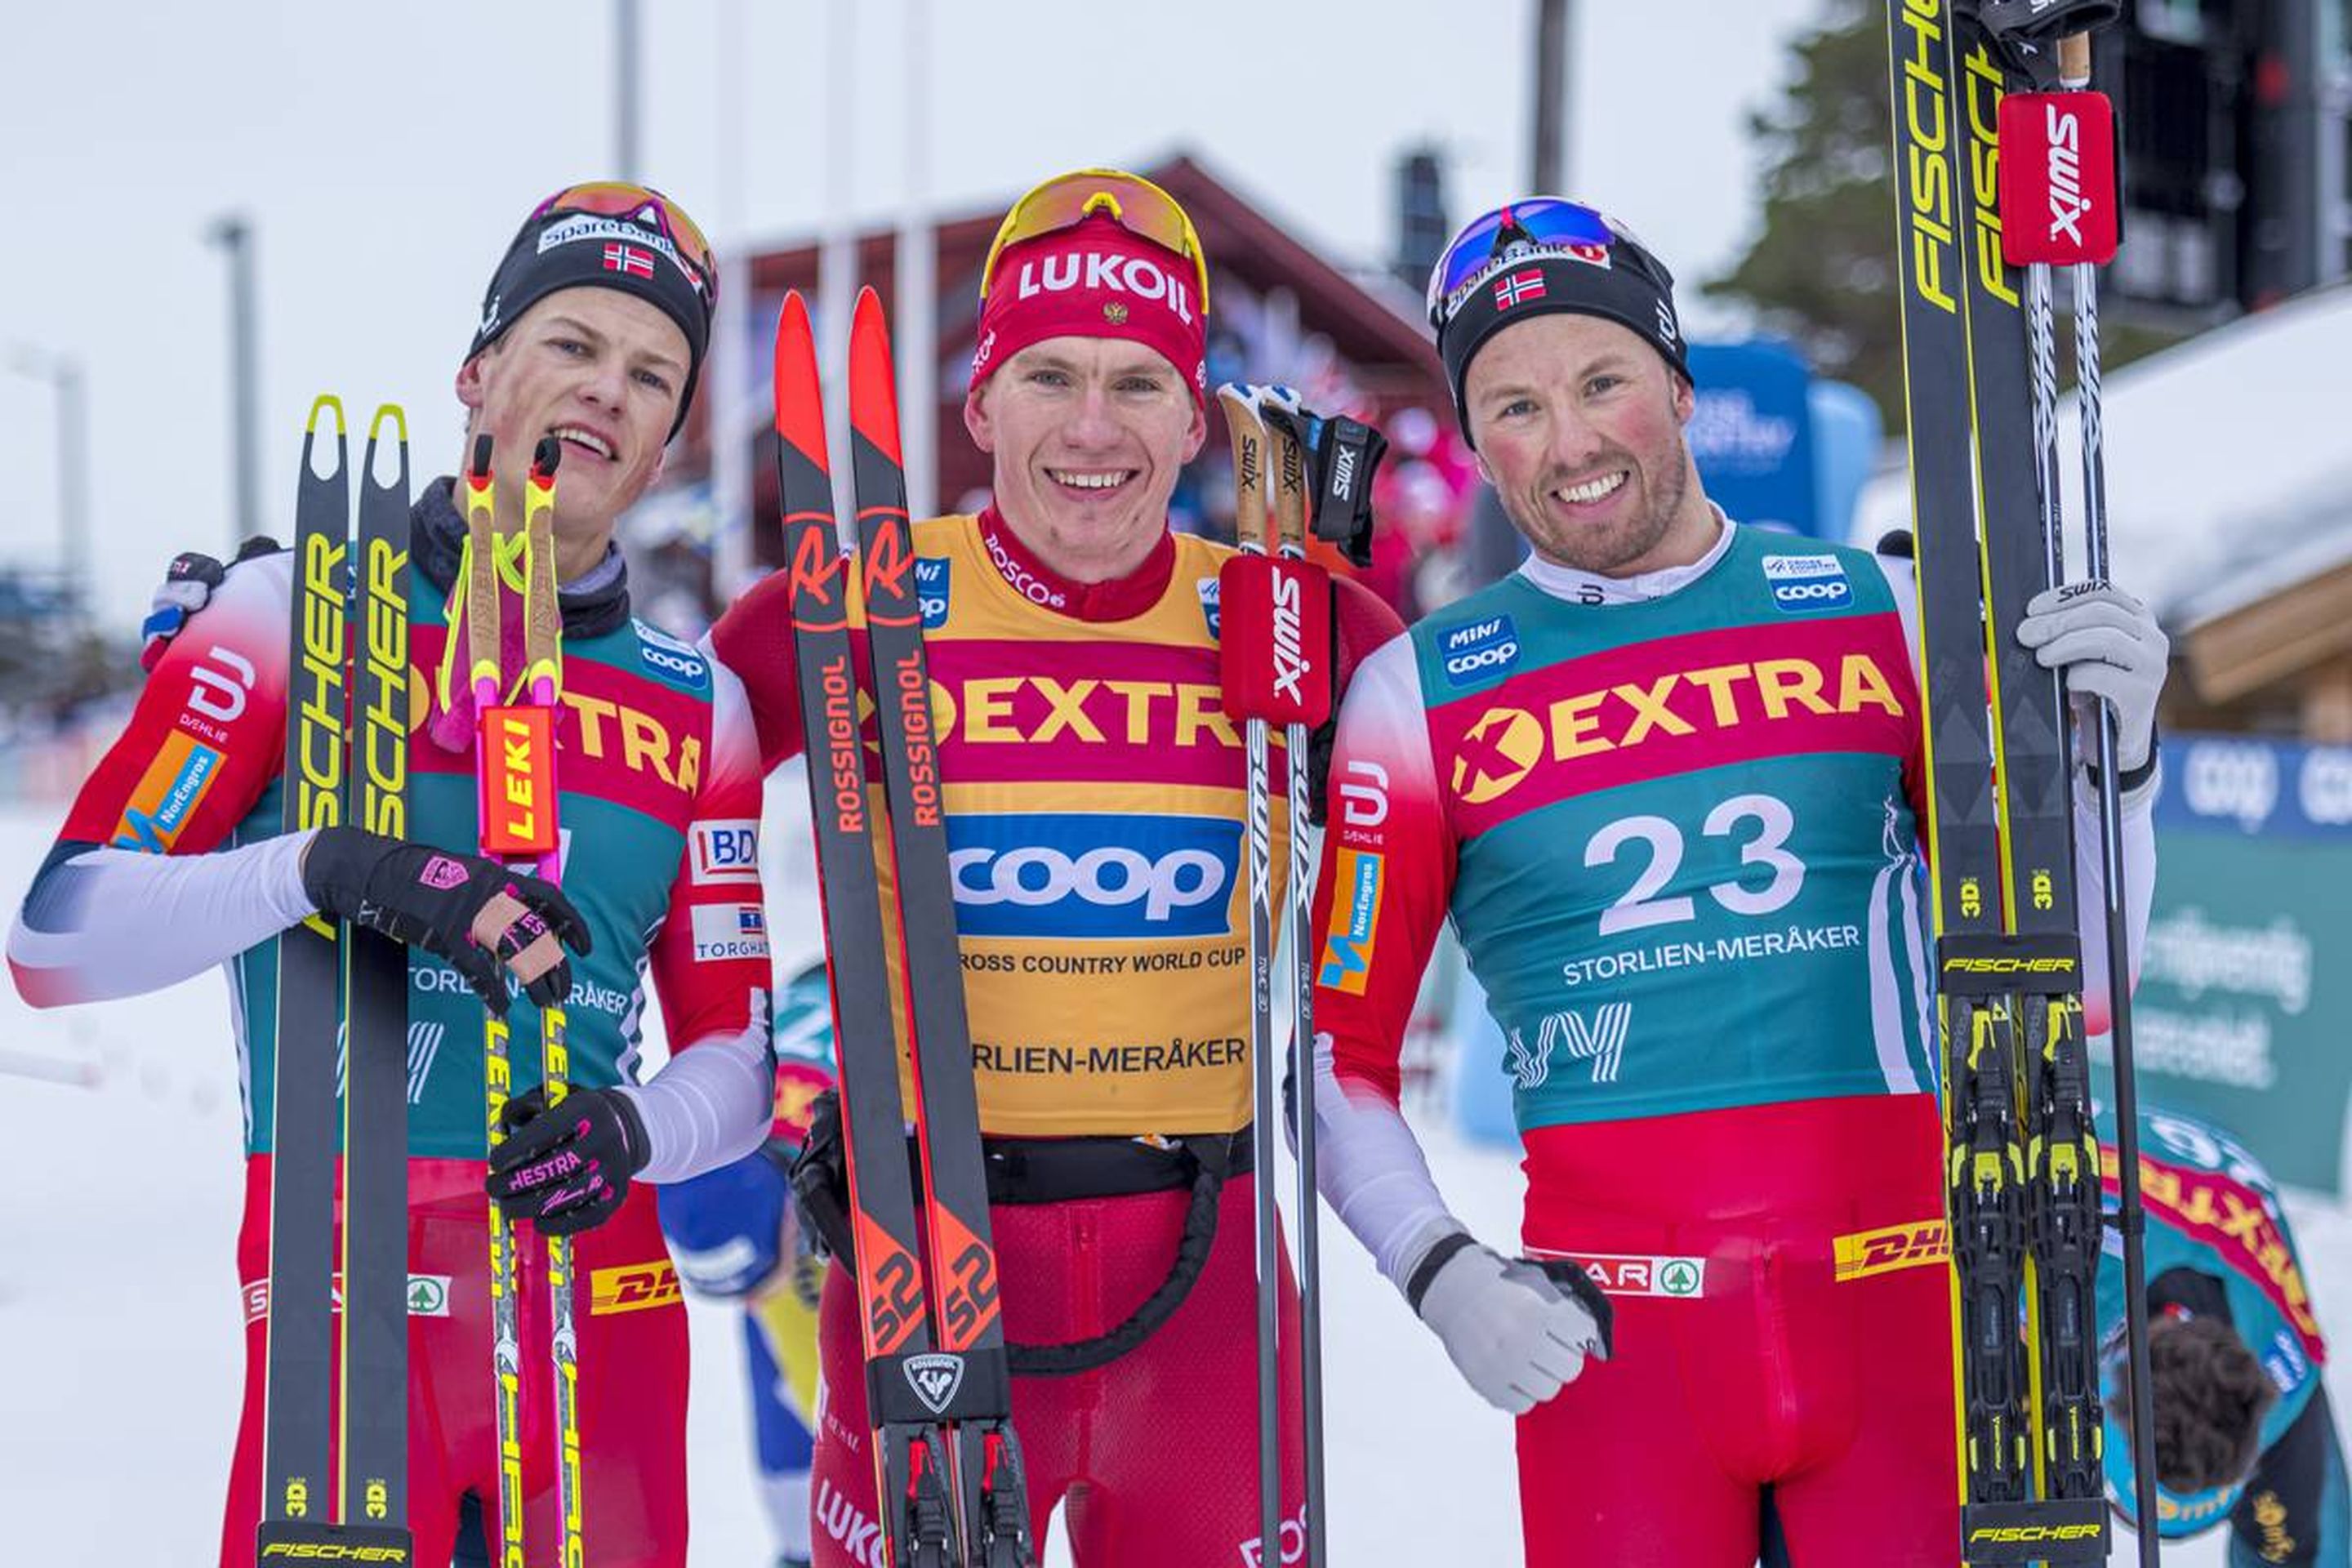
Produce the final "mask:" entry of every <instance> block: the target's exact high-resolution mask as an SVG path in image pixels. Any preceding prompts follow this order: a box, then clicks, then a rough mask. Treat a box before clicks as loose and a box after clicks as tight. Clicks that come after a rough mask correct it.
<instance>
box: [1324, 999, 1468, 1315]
mask: <svg viewBox="0 0 2352 1568" xmlns="http://www.w3.org/2000/svg"><path fill="white" fill-rule="evenodd" d="M1315 1138H1316V1145H1317V1147H1316V1169H1315V1185H1316V1187H1317V1189H1318V1191H1320V1192H1321V1193H1322V1194H1323V1199H1324V1201H1325V1202H1326V1203H1328V1204H1329V1205H1331V1208H1332V1212H1334V1213H1335V1214H1337V1215H1339V1223H1340V1224H1342V1225H1344V1226H1347V1227H1348V1229H1349V1231H1350V1232H1352V1233H1353V1234H1354V1236H1355V1237H1356V1239H1357V1240H1358V1241H1360V1242H1362V1243H1363V1244H1364V1249H1365V1250H1366V1251H1367V1252H1370V1254H1371V1255H1372V1261H1373V1262H1374V1263H1375V1264H1376V1265H1378V1267H1379V1268H1380V1271H1381V1273H1382V1274H1383V1275H1385V1276H1387V1278H1388V1279H1389V1282H1390V1283H1391V1284H1392V1285H1394V1286H1395V1287H1396V1288H1397V1289H1398V1290H1399V1291H1402V1290H1403V1289H1404V1287H1405V1281H1406V1279H1407V1278H1408V1276H1409V1275H1410V1274H1411V1273H1412V1267H1413V1265H1414V1264H1416V1263H1418V1262H1420V1261H1421V1258H1422V1255H1423V1253H1425V1252H1427V1251H1428V1250H1429V1247H1430V1244H1431V1243H1432V1242H1433V1241H1435V1240H1437V1239H1438V1237H1442V1236H1444V1235H1446V1234H1447V1233H1449V1232H1451V1231H1456V1230H1466V1229H1468V1228H1469V1227H1468V1226H1465V1225H1464V1224H1463V1223H1462V1222H1461V1221H1460V1220H1458V1219H1456V1218H1454V1212H1453V1211H1452V1210H1451V1209H1449V1208H1447V1207H1446V1206H1445V1198H1444V1194H1441V1193H1440V1192H1439V1191H1438V1190H1437V1179H1436V1178H1435V1177H1434V1176H1432V1175H1431V1174H1430V1173H1429V1158H1428V1156H1427V1155H1426V1154H1424V1153H1423V1152H1422V1147H1421V1140H1420V1139H1418V1138H1415V1137H1414V1136H1413V1135H1412V1127H1410V1126H1409V1125H1407V1124H1406V1121H1405V1119H1404V1113H1403V1112H1402V1111H1401V1110H1398V1109H1397V1108H1396V1107H1395V1106H1394V1105H1391V1103H1390V1102H1389V1101H1388V1100H1387V1099H1386V1098H1384V1097H1383V1096H1381V1095H1378V1094H1369V1093H1357V1094H1354V1095H1350V1094H1349V1092H1348V1091H1347V1090H1346V1089H1344V1088H1342V1087H1341V1085H1340V1083H1339V1075H1338V1074H1337V1073H1335V1072H1333V1071H1332V1070H1331V1037H1330V1036H1329V1035H1328V1034H1321V1033H1318V1034H1317V1036H1316V1037H1315Z"/></svg>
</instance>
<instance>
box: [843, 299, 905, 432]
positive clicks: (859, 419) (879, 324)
mask: <svg viewBox="0 0 2352 1568" xmlns="http://www.w3.org/2000/svg"><path fill="white" fill-rule="evenodd" d="M849 423H850V426H851V428H853V429H855V430H856V432H857V433H858V434H859V435H860V436H863V437H866V440H868V441H870V442H872V443H873V445H874V447H876V449H877V450H878V451H880V452H881V453H882V454H883V456H885V457H887V458H889V459H890V461H892V462H894V463H896V462H898V461H899V460H900V458H899V455H898V377H897V376H895V375H894V374H891V370H890V327H889V323H888V322H887V321H885V320H884V319H883V315H882V297H881V296H880V295H879V294H877V293H876V292H875V291H874V290H873V289H859V290H858V291H857V313H856V315H855V316H854V317H852V318H851V320H850V324H849Z"/></svg>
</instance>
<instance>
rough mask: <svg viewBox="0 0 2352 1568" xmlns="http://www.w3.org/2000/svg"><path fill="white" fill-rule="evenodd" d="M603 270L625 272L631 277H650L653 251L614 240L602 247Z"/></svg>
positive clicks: (652, 272)
mask: <svg viewBox="0 0 2352 1568" xmlns="http://www.w3.org/2000/svg"><path fill="white" fill-rule="evenodd" d="M604 270H605V271H607V272H625V273H627V274H628V275H629V276H630V277H632V278H651V277H652V276H653V275H654V256H653V252H652V251H650V250H639V249H638V248H637V247H635V246H634V245H623V244H621V243H619V242H618V241H614V243H613V244H611V245H608V246H606V247H604Z"/></svg>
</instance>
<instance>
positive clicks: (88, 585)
mask: <svg viewBox="0 0 2352 1568" xmlns="http://www.w3.org/2000/svg"><path fill="white" fill-rule="evenodd" d="M57 372H58V378H57V379H58V522H59V524H60V525H61V526H62V527H63V530H64V537H63V538H62V539H61V540H60V541H59V543H60V544H61V545H62V546H63V548H62V549H61V550H60V551H59V552H58V554H59V558H60V560H61V561H62V563H63V564H64V567H65V577H66V595H67V598H68V603H70V604H71V605H73V607H74V609H75V610H76V611H77V612H78V613H81V614H88V613H89V611H90V610H91V608H92V607H93V606H92V605H91V603H90V598H91V590H92V588H94V587H95V586H96V584H94V583H93V582H92V581H91V579H90V574H89V557H90V548H89V545H90V540H89V419H88V415H89V408H88V405H87V404H86V403H85V401H84V398H83V387H82V378H81V365H80V364H79V363H78V362H77V361H74V360H70V359H63V358H61V359H59V360H58V363H57Z"/></svg>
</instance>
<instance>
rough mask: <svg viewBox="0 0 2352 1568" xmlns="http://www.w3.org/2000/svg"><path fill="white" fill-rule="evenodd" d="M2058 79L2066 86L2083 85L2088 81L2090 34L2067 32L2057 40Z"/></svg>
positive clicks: (2089, 76) (2089, 74) (2089, 70)
mask: <svg viewBox="0 0 2352 1568" xmlns="http://www.w3.org/2000/svg"><path fill="white" fill-rule="evenodd" d="M2058 79H2059V81H2060V82H2062V83H2063V84H2064V85H2065V86H2067V87H2083V86H2085V85H2087V84H2088V83H2089V82H2090V79H2091V35H2090V34H2088V33H2069V34H2067V35H2066V36H2065V37H2063V38H2061V39H2059V40H2058Z"/></svg>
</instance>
